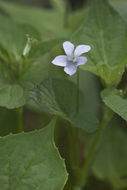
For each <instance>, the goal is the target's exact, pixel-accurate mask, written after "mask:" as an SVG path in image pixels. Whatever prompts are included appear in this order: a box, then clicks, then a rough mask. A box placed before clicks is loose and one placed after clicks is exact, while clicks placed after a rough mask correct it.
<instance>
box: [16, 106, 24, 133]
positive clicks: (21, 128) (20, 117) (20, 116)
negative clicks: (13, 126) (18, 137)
mask: <svg viewBox="0 0 127 190" xmlns="http://www.w3.org/2000/svg"><path fill="white" fill-rule="evenodd" d="M17 115H18V132H19V133H20V132H22V131H24V125H23V107H20V108H17Z"/></svg>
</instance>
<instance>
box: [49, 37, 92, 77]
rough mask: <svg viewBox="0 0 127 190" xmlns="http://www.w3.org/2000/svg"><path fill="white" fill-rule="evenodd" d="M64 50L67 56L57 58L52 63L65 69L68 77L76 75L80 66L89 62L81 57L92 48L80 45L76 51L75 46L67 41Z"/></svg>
mask: <svg viewBox="0 0 127 190" xmlns="http://www.w3.org/2000/svg"><path fill="white" fill-rule="evenodd" d="M63 49H64V51H65V53H66V55H59V56H57V57H55V59H54V60H53V61H52V63H53V64H54V65H57V66H61V67H64V71H65V72H66V73H67V74H68V75H73V74H75V73H76V70H77V67H78V66H79V65H84V64H85V63H86V62H87V58H86V57H84V56H81V55H82V54H83V53H86V52H88V51H90V49H91V47H90V46H88V45H78V46H77V47H76V48H75V49H74V45H73V44H72V43H71V42H69V41H66V42H64V43H63Z"/></svg>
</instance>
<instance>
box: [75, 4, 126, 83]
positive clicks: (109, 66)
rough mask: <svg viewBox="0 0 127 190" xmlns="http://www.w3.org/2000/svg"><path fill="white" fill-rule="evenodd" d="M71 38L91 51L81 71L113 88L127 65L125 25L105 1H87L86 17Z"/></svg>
mask: <svg viewBox="0 0 127 190" xmlns="http://www.w3.org/2000/svg"><path fill="white" fill-rule="evenodd" d="M72 39H73V41H74V42H77V43H78V44H81V43H82V44H88V45H90V46H91V48H92V49H91V51H90V53H88V63H87V64H85V65H83V66H81V68H83V69H85V70H89V71H91V72H93V73H94V74H96V75H98V76H100V77H101V79H102V80H103V81H104V83H105V85H106V86H116V85H117V84H118V83H119V81H120V79H121V76H122V74H123V72H124V68H125V64H126V63H127V51H126V49H127V43H126V42H127V24H126V22H125V21H124V20H123V19H122V18H121V17H120V16H119V14H118V13H117V12H116V11H115V10H114V9H113V8H112V7H111V6H110V5H109V4H108V1H107V0H94V1H91V5H90V10H89V14H88V17H87V19H86V20H85V21H84V23H83V24H82V25H81V27H80V28H79V29H78V31H77V32H76V33H75V34H74V36H73V37H72Z"/></svg>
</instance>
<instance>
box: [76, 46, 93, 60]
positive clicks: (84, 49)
mask: <svg viewBox="0 0 127 190" xmlns="http://www.w3.org/2000/svg"><path fill="white" fill-rule="evenodd" d="M90 49H91V47H90V46H88V45H79V46H77V47H76V49H75V51H74V55H75V56H76V57H78V56H80V55H81V54H83V53H86V52H88V51H90Z"/></svg>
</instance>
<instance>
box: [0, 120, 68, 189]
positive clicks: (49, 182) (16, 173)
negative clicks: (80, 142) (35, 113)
mask: <svg viewBox="0 0 127 190" xmlns="http://www.w3.org/2000/svg"><path fill="white" fill-rule="evenodd" d="M55 123H56V122H55V120H52V121H51V122H50V124H49V125H48V126H47V127H46V128H44V129H41V130H38V131H34V132H30V133H20V134H16V135H8V136H5V137H3V138H0V155H1V156H0V168H1V169H0V186H1V189H2V190H8V189H9V190H14V189H15V190H16V189H21V190H29V189H30V190H36V189H37V190H42V189H44V190H52V189H55V190H63V187H64V185H65V183H66V180H67V172H66V169H65V164H64V161H63V159H62V158H61V157H60V155H59V153H58V150H57V148H56V146H55V144H54V140H53V135H54V126H55Z"/></svg>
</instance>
